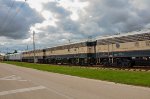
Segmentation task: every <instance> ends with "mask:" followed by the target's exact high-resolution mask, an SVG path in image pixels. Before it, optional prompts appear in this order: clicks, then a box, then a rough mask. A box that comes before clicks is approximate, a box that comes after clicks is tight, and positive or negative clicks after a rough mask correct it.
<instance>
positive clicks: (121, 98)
mask: <svg viewBox="0 0 150 99" xmlns="http://www.w3.org/2000/svg"><path fill="white" fill-rule="evenodd" d="M149 93H150V88H146V87H136V86H130V85H123V84H116V83H112V82H105V81H99V80H92V79H86V78H80V77H74V76H68V75H62V74H56V73H49V72H43V71H39V70H34V69H29V68H23V67H17V66H14V65H8V64H4V63H0V99H150V94H149Z"/></svg>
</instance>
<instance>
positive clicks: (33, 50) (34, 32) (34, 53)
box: [33, 31, 36, 63]
mask: <svg viewBox="0 0 150 99" xmlns="http://www.w3.org/2000/svg"><path fill="white" fill-rule="evenodd" d="M34 36H35V31H33V53H34V59H33V61H34V63H36V60H35V40H34Z"/></svg>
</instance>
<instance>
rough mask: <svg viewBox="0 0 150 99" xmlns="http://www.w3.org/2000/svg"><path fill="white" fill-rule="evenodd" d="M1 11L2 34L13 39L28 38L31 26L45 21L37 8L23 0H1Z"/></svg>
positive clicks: (0, 27)
mask: <svg viewBox="0 0 150 99" xmlns="http://www.w3.org/2000/svg"><path fill="white" fill-rule="evenodd" d="M0 12H1V14H0V19H1V20H0V36H5V37H8V38H12V39H24V38H28V37H29V33H28V32H29V30H30V27H31V26H32V25H34V24H35V23H41V22H42V21H43V17H42V16H41V15H40V14H39V13H38V12H36V10H34V9H31V8H30V7H29V5H28V4H27V3H24V2H21V1H14V0H1V1H0Z"/></svg>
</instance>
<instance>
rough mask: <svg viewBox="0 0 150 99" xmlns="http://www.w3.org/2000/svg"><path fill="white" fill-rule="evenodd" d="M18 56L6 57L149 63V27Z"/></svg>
mask: <svg viewBox="0 0 150 99" xmlns="http://www.w3.org/2000/svg"><path fill="white" fill-rule="evenodd" d="M20 56H21V57H19V58H18V59H7V60H16V61H23V62H37V63H45V64H65V65H85V66H114V67H115V66H117V67H133V66H150V30H143V31H135V32H131V33H124V34H117V35H112V36H103V37H98V38H96V39H94V40H85V41H81V42H77V43H70V44H65V45H60V46H55V47H51V48H45V49H38V50H34V51H33V50H32V51H25V52H22V53H20ZM34 56H35V57H34ZM6 58H7V57H6Z"/></svg>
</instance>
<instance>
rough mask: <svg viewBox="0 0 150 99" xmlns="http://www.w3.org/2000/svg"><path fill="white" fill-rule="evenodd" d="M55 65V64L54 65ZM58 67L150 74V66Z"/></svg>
mask: <svg viewBox="0 0 150 99" xmlns="http://www.w3.org/2000/svg"><path fill="white" fill-rule="evenodd" d="M52 65H54V64H52ZM58 66H68V67H79V68H90V69H103V70H125V71H139V72H140V71H141V72H142V71H143V72H150V66H134V67H132V68H125V67H122V68H119V67H104V66H102V65H99V66H98V65H96V66H78V65H77V66H72V65H62V64H59V65H58Z"/></svg>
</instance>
